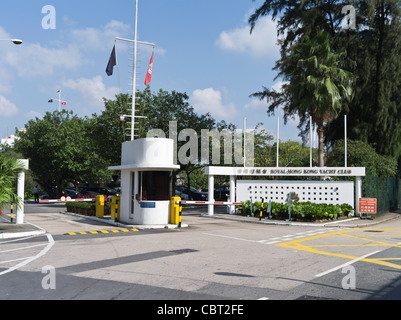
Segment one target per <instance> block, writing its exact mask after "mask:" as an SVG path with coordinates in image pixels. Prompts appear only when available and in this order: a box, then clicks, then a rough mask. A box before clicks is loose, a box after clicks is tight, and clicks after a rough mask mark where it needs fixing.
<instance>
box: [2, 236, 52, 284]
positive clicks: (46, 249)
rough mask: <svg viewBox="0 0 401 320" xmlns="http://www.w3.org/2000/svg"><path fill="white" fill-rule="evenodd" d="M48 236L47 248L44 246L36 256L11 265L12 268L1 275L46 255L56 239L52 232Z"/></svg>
mask: <svg viewBox="0 0 401 320" xmlns="http://www.w3.org/2000/svg"><path fill="white" fill-rule="evenodd" d="M46 236H47V240H48V244H47V246H46V248H44V249H43V250H42V251H41V252H39V253H38V254H37V255H36V256H33V257H29V258H27V259H26V260H24V261H22V262H21V263H19V264H17V265H15V266H14V267H11V268H9V269H7V270H6V271H3V272H1V273H0V276H2V275H5V274H7V273H10V272H13V271H15V270H18V269H19V268H22V267H23V266H26V265H27V264H29V263H31V262H32V261H35V260H37V259H39V258H40V257H42V256H44V255H45V254H46V253H47V252H48V251H49V250H50V249H51V248H52V247H53V245H54V239H53V237H52V236H51V234H47V235H46Z"/></svg>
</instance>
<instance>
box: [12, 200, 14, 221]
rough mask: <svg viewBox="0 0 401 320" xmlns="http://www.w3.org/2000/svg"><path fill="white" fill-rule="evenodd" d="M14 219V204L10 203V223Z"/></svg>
mask: <svg viewBox="0 0 401 320" xmlns="http://www.w3.org/2000/svg"><path fill="white" fill-rule="evenodd" d="M13 221H14V204H11V223H13Z"/></svg>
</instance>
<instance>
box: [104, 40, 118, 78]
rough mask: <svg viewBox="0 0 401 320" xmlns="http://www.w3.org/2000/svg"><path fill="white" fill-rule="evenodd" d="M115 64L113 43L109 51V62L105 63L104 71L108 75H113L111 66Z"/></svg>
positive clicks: (115, 57)
mask: <svg viewBox="0 0 401 320" xmlns="http://www.w3.org/2000/svg"><path fill="white" fill-rule="evenodd" d="M116 65H117V56H116V46H115V45H114V47H113V51H112V52H111V55H110V59H109V64H108V65H107V69H106V73H107V75H108V76H111V75H113V68H114V66H116Z"/></svg>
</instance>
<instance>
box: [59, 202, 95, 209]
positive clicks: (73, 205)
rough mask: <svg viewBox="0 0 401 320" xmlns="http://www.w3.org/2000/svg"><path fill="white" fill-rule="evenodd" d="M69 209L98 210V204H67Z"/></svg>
mask: <svg viewBox="0 0 401 320" xmlns="http://www.w3.org/2000/svg"><path fill="white" fill-rule="evenodd" d="M65 206H66V207H67V208H80V209H85V210H96V203H93V202H67V203H66V204H65Z"/></svg>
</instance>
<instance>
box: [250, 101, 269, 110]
mask: <svg viewBox="0 0 401 320" xmlns="http://www.w3.org/2000/svg"><path fill="white" fill-rule="evenodd" d="M245 109H246V110H267V103H266V101H265V100H260V99H252V100H251V102H249V103H247V104H246V105H245Z"/></svg>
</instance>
